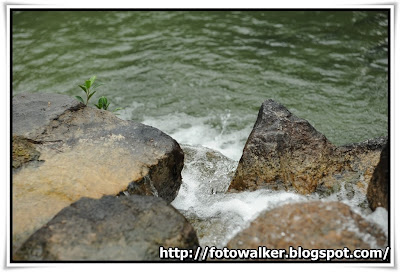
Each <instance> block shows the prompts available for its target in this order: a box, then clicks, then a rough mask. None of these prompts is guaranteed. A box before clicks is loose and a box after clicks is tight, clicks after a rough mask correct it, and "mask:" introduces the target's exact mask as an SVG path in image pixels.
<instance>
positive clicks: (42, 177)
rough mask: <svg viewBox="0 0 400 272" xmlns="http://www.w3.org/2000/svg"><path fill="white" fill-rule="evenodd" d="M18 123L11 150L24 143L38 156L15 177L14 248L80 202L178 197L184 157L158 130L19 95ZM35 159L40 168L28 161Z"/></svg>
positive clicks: (56, 99)
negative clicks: (114, 197) (140, 196)
mask: <svg viewBox="0 0 400 272" xmlns="http://www.w3.org/2000/svg"><path fill="white" fill-rule="evenodd" d="M12 118H13V139H15V137H18V139H19V141H18V142H17V141H15V142H13V151H14V145H16V147H17V148H16V149H15V150H16V151H18V150H19V148H18V146H19V145H21V144H20V143H21V141H22V142H23V143H26V142H27V143H29V144H28V145H29V148H30V150H35V151H34V155H28V157H27V159H23V160H19V161H21V163H19V162H18V164H17V166H18V167H19V168H18V171H17V172H15V173H13V177H12V178H13V185H12V201H13V218H12V220H13V248H14V250H15V249H16V248H18V246H19V245H20V244H21V243H22V242H23V241H24V240H26V238H28V237H29V236H30V235H31V234H32V233H33V232H34V231H36V230H37V229H38V228H40V227H41V226H42V225H43V224H45V223H47V222H48V221H49V220H50V219H51V218H52V217H53V216H54V215H55V214H57V213H58V212H59V211H60V210H61V209H62V208H64V207H66V206H68V205H70V204H71V203H73V202H75V201H77V200H78V199H80V198H81V197H92V198H100V197H102V196H104V195H118V194H121V193H122V194H129V193H131V194H133V193H137V194H144V195H155V196H159V197H161V198H163V199H165V200H166V201H167V202H171V201H172V200H173V199H174V198H175V197H176V195H177V193H178V190H179V188H180V185H181V170H182V168H183V152H182V150H181V148H180V146H179V145H178V143H177V142H176V141H175V140H173V139H172V138H171V137H169V136H168V135H166V134H164V133H163V132H161V131H160V130H158V129H155V128H153V127H149V126H146V125H143V124H140V123H136V122H133V121H124V120H121V119H119V118H117V117H116V116H115V115H114V114H113V113H111V112H108V111H104V110H98V109H95V108H91V107H84V105H83V104H81V103H79V102H77V101H76V100H75V99H72V98H70V97H68V96H64V95H58V94H19V95H16V96H14V97H13V117H12ZM21 139H22V140H21ZM13 153H14V152H13ZM39 154H40V156H39V157H38V158H37V156H38V155H39ZM13 155H14V154H13ZM22 157H23V158H25V155H22ZM31 157H32V158H34V159H35V160H36V159H37V160H38V161H40V164H32V163H26V162H28V161H30V160H31ZM17 158H18V156H17ZM13 163H14V156H13Z"/></svg>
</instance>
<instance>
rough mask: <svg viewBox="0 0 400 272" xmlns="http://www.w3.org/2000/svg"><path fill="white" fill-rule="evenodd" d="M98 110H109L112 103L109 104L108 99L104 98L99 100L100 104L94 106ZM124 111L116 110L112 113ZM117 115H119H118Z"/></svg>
mask: <svg viewBox="0 0 400 272" xmlns="http://www.w3.org/2000/svg"><path fill="white" fill-rule="evenodd" d="M94 105H95V106H96V107H97V108H98V109H103V110H108V106H110V102H108V99H107V97H105V96H102V97H100V98H99V102H97V104H94ZM119 110H122V108H116V109H114V110H113V111H112V112H116V111H119ZM116 115H118V114H117V113H116Z"/></svg>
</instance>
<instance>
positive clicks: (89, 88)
mask: <svg viewBox="0 0 400 272" xmlns="http://www.w3.org/2000/svg"><path fill="white" fill-rule="evenodd" d="M95 80H96V76H93V77H91V78H90V79H89V80H86V81H85V84H84V85H78V86H79V87H80V88H81V89H82V90H83V91H84V92H85V94H86V102H85V101H84V100H83V98H82V97H80V96H75V98H76V99H78V100H79V101H80V102H82V103H83V104H85V105H86V106H87V104H88V103H89V100H90V98H91V97H92V96H93V95H94V94H95V93H96V91H94V89H95V88H97V87H99V86H101V85H103V84H96V85H95V84H94V81H95Z"/></svg>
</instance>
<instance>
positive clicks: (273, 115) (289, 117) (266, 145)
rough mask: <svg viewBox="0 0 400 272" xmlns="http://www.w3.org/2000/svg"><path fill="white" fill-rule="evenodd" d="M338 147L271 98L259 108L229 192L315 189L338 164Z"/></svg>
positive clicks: (307, 191)
mask: <svg viewBox="0 0 400 272" xmlns="http://www.w3.org/2000/svg"><path fill="white" fill-rule="evenodd" d="M334 151H335V147H334V146H333V145H332V144H331V143H330V142H329V141H328V140H327V139H326V137H325V136H324V135H323V134H321V133H320V132H318V131H317V130H316V129H315V128H314V127H313V126H311V124H310V123H309V122H307V121H306V120H304V119H301V118H299V117H297V116H295V115H293V114H292V113H291V112H289V111H288V110H287V109H286V108H285V107H284V106H283V105H281V104H279V103H277V102H275V101H273V100H271V99H269V100H266V101H265V102H264V103H263V104H262V105H261V108H260V111H259V113H258V117H257V121H256V123H255V125H254V128H253V130H252V132H251V134H250V136H249V138H248V139H247V142H246V145H245V147H244V149H243V155H242V157H241V158H240V161H239V165H238V167H237V170H236V174H235V176H234V178H233V180H232V182H231V185H230V187H229V190H230V191H235V190H236V191H243V190H255V189H259V188H274V189H288V188H292V187H293V188H294V189H295V190H296V191H298V192H300V193H310V192H313V191H314V190H315V188H316V187H317V184H318V182H319V181H320V180H321V179H322V177H324V176H325V175H327V174H328V173H331V172H334V171H336V170H338V169H337V167H338V165H336V164H333V163H332V162H331V160H330V158H331V157H333V154H334Z"/></svg>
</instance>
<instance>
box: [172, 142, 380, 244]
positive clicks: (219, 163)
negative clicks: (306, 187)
mask: <svg viewBox="0 0 400 272" xmlns="http://www.w3.org/2000/svg"><path fill="white" fill-rule="evenodd" d="M181 147H182V149H183V151H184V153H185V166H184V168H183V171H182V178H183V183H182V186H181V189H180V191H179V194H178V196H177V197H176V198H175V200H174V201H173V202H172V203H171V204H172V205H173V206H174V207H175V208H176V209H178V210H179V211H180V212H181V213H182V214H183V215H184V216H185V217H186V218H187V219H188V220H189V222H190V223H191V224H192V225H193V227H194V228H195V229H196V232H197V235H198V238H199V242H200V245H201V246H217V247H220V248H221V247H224V246H225V245H226V244H227V242H228V241H229V240H230V239H231V238H233V237H234V236H235V235H236V234H237V233H238V232H240V231H241V230H243V229H244V228H246V227H248V226H249V224H250V223H251V221H253V220H254V219H255V218H256V217H257V216H258V215H259V214H260V213H261V212H264V211H267V210H271V209H274V208H277V207H280V206H282V205H285V204H289V203H300V202H306V201H315V200H322V201H327V202H328V201H340V202H343V203H345V204H347V205H349V206H350V207H351V209H352V210H353V211H354V212H356V213H358V214H359V215H361V216H362V217H363V218H364V219H366V220H367V221H369V222H371V223H374V224H377V225H378V226H379V227H380V228H382V229H383V231H384V232H385V233H386V236H387V229H388V226H387V222H388V220H387V212H386V213H385V211H386V210H385V209H382V208H378V209H377V210H376V211H375V212H373V213H372V212H371V210H370V209H369V208H368V205H365V201H366V199H365V193H363V192H362V190H360V188H359V187H357V186H356V185H354V184H353V183H348V184H347V185H346V183H343V184H342V185H341V188H340V190H338V191H337V192H334V193H332V194H331V195H330V196H328V197H326V196H324V195H322V194H318V193H313V194H310V195H300V194H297V193H294V192H286V191H272V190H266V189H261V190H256V191H253V192H240V193H226V191H227V189H228V187H229V184H230V181H231V179H232V177H233V175H234V171H235V170H236V167H237V163H238V162H237V161H235V160H232V159H230V158H228V157H225V156H224V155H223V154H221V153H220V152H218V151H216V150H212V149H209V148H206V147H203V146H200V145H196V146H191V145H181ZM350 227H351V226H350ZM359 235H360V237H361V236H362V237H363V239H364V238H365V241H367V242H369V244H371V245H375V244H376V243H374V240H373V239H372V238H373V237H372V238H371V237H368V234H365V233H361V232H360V233H359Z"/></svg>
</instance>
